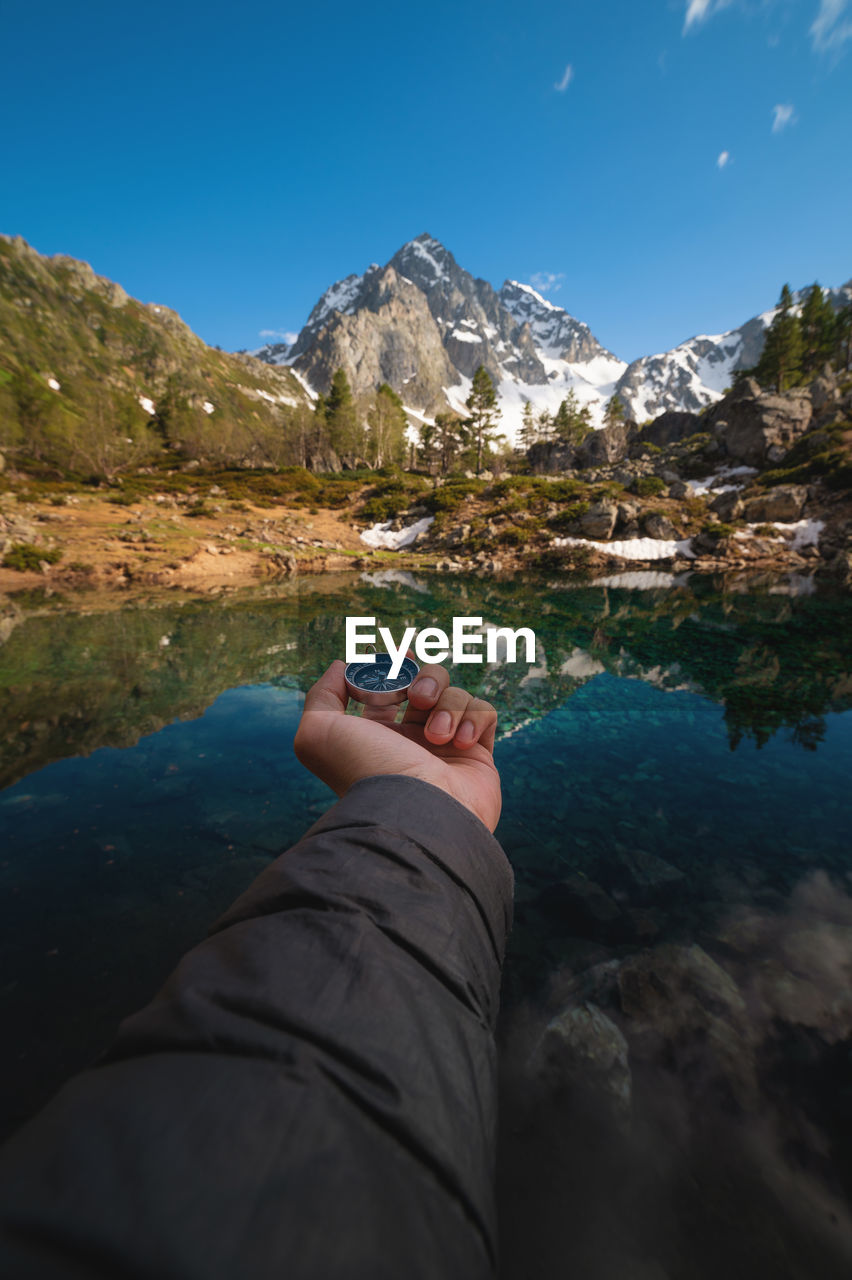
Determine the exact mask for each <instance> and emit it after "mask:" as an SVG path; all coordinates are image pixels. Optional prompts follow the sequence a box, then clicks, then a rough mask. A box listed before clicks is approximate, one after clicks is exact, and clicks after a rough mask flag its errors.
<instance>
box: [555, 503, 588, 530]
mask: <svg viewBox="0 0 852 1280" xmlns="http://www.w3.org/2000/svg"><path fill="white" fill-rule="evenodd" d="M589 506H590V504H589V503H588V502H572V503H570V504H569V505H568V506H567V507H563V508H562V510H561V511H558V512H557V513H556V515H555V516H551V517H550V519H549V520H548V522H547V523H548V525H549V527H550V528H551V529H553V530H554V532H557V533H559V532H562V531H565V532H570V530H571V527H572V525H573V524H574V522H575V521H576V520H579V518H580V516H584V515H585V514H586V512H587V511H588V509H589Z"/></svg>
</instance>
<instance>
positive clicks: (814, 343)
mask: <svg viewBox="0 0 852 1280" xmlns="http://www.w3.org/2000/svg"><path fill="white" fill-rule="evenodd" d="M800 325H801V331H802V373H805V374H808V373H816V372H817V370H819V369H821V368H822V366H823V365H824V364H825V362H826V360H830V359H831V356H832V353H833V351H834V345H835V344H834V335H835V327H836V326H835V319H834V308H833V307H832V305H831V303H830V301H829V300H828V298H827V297H826V295H825V294H824V293H823V291H822V289H821V287H820V286H819V285H818V284H817V283H816V282H814V284H813V285H812V286H811V288H810V292H809V293H808V296H807V298H806V299H805V303H804V306H803V307H802V315H801V320H800Z"/></svg>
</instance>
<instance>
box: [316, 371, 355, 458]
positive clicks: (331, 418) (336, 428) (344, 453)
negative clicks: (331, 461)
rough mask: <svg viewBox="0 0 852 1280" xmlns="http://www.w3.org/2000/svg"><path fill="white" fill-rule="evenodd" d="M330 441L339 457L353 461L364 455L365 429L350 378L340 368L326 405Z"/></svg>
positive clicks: (332, 383) (332, 382)
mask: <svg viewBox="0 0 852 1280" xmlns="http://www.w3.org/2000/svg"><path fill="white" fill-rule="evenodd" d="M325 417H326V424H327V429H328V441H329V444H330V445H331V447H332V449H334V451H335V453H336V454H337V455H338V457H339V458H341V459H344V460H345V461H347V462H352V461H354V460H356V459H357V458H358V457H360V456H362V455H363V451H364V431H363V428H362V427H361V425H360V423H359V422H358V411H357V409H356V406H355V401H354V400H353V398H352V391H351V388H350V386H349V379H348V378H347V377H346V372H345V370H343V369H338V370H337V371H336V373H335V375H334V377H333V378H332V380H331V390H330V391H329V393H328V399H327V400H326V405H325Z"/></svg>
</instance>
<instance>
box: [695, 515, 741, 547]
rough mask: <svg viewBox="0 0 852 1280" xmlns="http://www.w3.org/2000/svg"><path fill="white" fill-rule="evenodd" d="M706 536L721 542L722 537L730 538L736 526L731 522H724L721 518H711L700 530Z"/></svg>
mask: <svg viewBox="0 0 852 1280" xmlns="http://www.w3.org/2000/svg"><path fill="white" fill-rule="evenodd" d="M701 532H702V533H706V534H707V536H708V537H710V538H713V539H714V540H715V541H716V542H721V540H722V538H730V537H733V535H734V534H735V533H736V528H735V527H734V525H732V524H724V523H723V522H722V521H721V520H711V521H708V523H707V524H705V525H704V527H703V528H702V530H701Z"/></svg>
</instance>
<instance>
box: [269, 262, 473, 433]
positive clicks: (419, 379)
mask: <svg viewBox="0 0 852 1280" xmlns="http://www.w3.org/2000/svg"><path fill="white" fill-rule="evenodd" d="M358 299H359V302H358V306H357V308H355V309H354V310H350V309H347V310H346V311H343V312H341V311H337V310H331V311H330V312H329V313H328V314H327V315H323V317H322V322H321V323H320V324H318V325H315V333H314V335H313V336H312V337H311V338H310V339H309V338H307V337H305V336H304V331H303V336H302V338H300V341H301V343H302V347H303V350H302V354H301V355H298V356H297V358H296V360H295V362H294V363H295V366H296V368H297V369H298V370H299V372H300V373H301V374H302V376H303V377H304V378H306V380H307V381H308V382H309V383H310V385H311V386H312V387H315V388H316V389H317V390H318V391H321V392H327V391H328V389H329V387H330V386H331V379H332V377H333V375H334V372H335V370H336V369H339V368H343V369H346V370H347V372H348V373H349V377H350V382H351V385H352V387H353V390H354V391H355V393H356V394H364V395H369V394H370V393H371V392H372V391H375V389H376V387H378V386H379V385H380V384H381V383H383V382H387V383H389V384H390V386H392V387H394V388H395V389H401V393H402V394H404V395H405V397H406V401H407V402H408V403H410V404H412V405H416V406H419V407H420V408H422V409H424V410H425V411H427V412H439V411H440V409H441V408H442V407H446V388H448V387H451V386H452V385H453V384H454V383H455V382H457V381H458V373H457V370H456V369H455V367H454V366H453V363H452V361H451V359H450V356H449V354H448V352H447V351H446V350H445V348H444V344H443V341H442V336H441V331H440V329H439V327H438V325H437V324H436V323H435V319H434V317H433V315H432V312H431V310H430V308H429V304H428V300H427V298H426V297H425V296H424V294H423V293H422V291H421V290H420V289H418V288H417V286H416V285H415V284H413V283H412V281H410V280H408V279H406V277H405V276H402V275H400V274H399V272H398V271H397V270H396V269H395V268H394V267H393V266H387V267H384V268H383V269H376V270H371V271H369V272H368V273H367V275H366V277H365V278H364V280H363V281H362V283H361V287H360V288H359V292H358Z"/></svg>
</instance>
